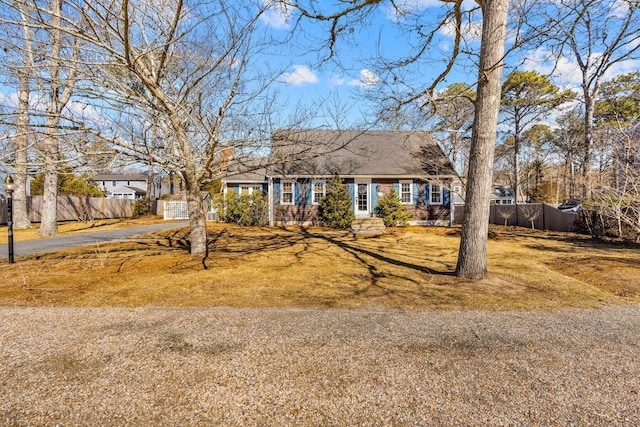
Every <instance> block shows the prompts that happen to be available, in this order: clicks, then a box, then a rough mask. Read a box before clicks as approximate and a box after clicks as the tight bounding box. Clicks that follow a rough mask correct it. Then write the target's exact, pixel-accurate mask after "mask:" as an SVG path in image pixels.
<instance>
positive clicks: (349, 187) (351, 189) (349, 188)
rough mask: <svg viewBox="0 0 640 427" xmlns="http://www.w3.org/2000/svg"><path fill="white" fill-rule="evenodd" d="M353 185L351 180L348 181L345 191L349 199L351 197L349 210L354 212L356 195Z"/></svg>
mask: <svg viewBox="0 0 640 427" xmlns="http://www.w3.org/2000/svg"><path fill="white" fill-rule="evenodd" d="M355 188H356V186H355V183H354V182H353V180H349V181H348V182H347V191H348V192H349V197H351V201H352V202H353V203H352V204H351V208H352V209H353V210H354V211H355V210H356V193H355V191H356V190H355Z"/></svg>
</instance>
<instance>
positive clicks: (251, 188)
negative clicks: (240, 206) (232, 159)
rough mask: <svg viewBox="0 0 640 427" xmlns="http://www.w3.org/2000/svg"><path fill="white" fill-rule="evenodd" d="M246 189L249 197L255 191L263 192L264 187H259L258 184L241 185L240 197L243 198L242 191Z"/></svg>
mask: <svg viewBox="0 0 640 427" xmlns="http://www.w3.org/2000/svg"><path fill="white" fill-rule="evenodd" d="M243 188H246V189H247V190H248V192H247V195H248V196H251V195H252V194H253V192H254V191H256V190H260V191H262V186H261V185H258V184H246V185H243V184H240V196H242V189H243Z"/></svg>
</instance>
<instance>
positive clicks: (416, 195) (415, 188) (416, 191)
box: [411, 181, 420, 205]
mask: <svg viewBox="0 0 640 427" xmlns="http://www.w3.org/2000/svg"><path fill="white" fill-rule="evenodd" d="M411 192H412V193H413V204H414V205H418V204H420V184H419V183H417V182H415V181H414V182H413V184H411Z"/></svg>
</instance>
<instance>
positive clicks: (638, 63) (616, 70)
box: [604, 59, 640, 80]
mask: <svg viewBox="0 0 640 427" xmlns="http://www.w3.org/2000/svg"><path fill="white" fill-rule="evenodd" d="M638 70H640V60H637V59H633V60H632V59H629V60H626V61H621V62H617V63H615V64H613V65H612V66H611V68H609V69H608V70H607V72H606V73H605V74H604V80H609V79H612V78H614V77H616V76H619V75H620V74H627V73H632V72H634V71H638Z"/></svg>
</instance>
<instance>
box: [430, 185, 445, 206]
mask: <svg viewBox="0 0 640 427" xmlns="http://www.w3.org/2000/svg"><path fill="white" fill-rule="evenodd" d="M434 185H436V186H437V187H438V188H439V189H440V191H439V192H438V193H439V194H440V201H439V202H434V201H433V194H434V191H433V186H434ZM429 204H430V205H442V204H444V189H443V188H442V185H440V184H433V183H429Z"/></svg>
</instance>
